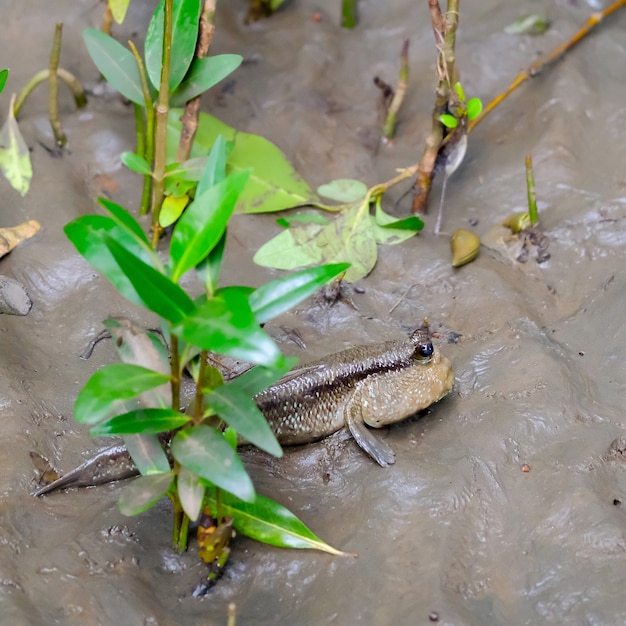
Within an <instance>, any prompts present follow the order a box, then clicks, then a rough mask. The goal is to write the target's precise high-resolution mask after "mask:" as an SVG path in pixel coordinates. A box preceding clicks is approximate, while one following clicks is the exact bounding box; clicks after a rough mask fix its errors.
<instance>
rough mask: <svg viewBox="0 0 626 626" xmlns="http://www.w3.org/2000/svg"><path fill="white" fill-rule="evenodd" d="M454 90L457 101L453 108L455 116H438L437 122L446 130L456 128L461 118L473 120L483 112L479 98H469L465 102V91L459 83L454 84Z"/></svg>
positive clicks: (447, 114)
mask: <svg viewBox="0 0 626 626" xmlns="http://www.w3.org/2000/svg"><path fill="white" fill-rule="evenodd" d="M454 90H455V91H456V95H457V97H458V99H459V102H458V105H456V106H455V107H454V108H455V109H456V111H455V115H453V114H451V113H443V114H441V115H440V116H439V120H440V121H441V123H442V124H443V125H444V126H445V127H446V128H456V127H457V126H458V125H459V122H460V120H461V119H463V118H467V119H468V120H473V119H474V118H475V117H478V116H479V115H480V112H481V111H482V110H483V103H482V102H481V101H480V98H470V99H469V100H466V98H465V91H464V90H463V86H462V85H461V83H455V85H454Z"/></svg>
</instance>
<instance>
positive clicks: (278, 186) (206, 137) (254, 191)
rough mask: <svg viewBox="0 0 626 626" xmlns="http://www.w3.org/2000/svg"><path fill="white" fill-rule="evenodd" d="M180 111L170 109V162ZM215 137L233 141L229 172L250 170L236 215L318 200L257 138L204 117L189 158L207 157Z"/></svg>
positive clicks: (280, 156) (279, 154)
mask: <svg viewBox="0 0 626 626" xmlns="http://www.w3.org/2000/svg"><path fill="white" fill-rule="evenodd" d="M180 115H181V111H180V110H175V109H173V110H172V111H171V112H170V117H169V120H168V154H169V155H170V160H173V158H174V155H175V154H176V146H177V145H178V138H179V137H180V129H181V122H180V119H179V118H180ZM218 135H223V136H224V139H225V140H226V141H234V145H233V149H232V151H231V153H230V155H229V157H228V162H227V166H228V170H229V171H240V170H247V169H251V170H252V174H251V175H250V179H249V180H248V184H247V185H246V187H245V189H244V190H243V192H242V194H241V196H240V197H239V203H238V204H237V212H238V213H267V212H272V211H282V210H284V209H289V208H293V207H294V206H298V205H302V204H308V203H310V202H315V201H317V200H318V198H317V195H316V194H315V193H314V192H313V190H312V189H311V188H310V187H309V185H308V184H307V183H306V182H305V181H304V179H303V178H302V177H301V176H300V175H299V174H298V173H297V172H296V171H295V170H294V169H293V167H292V166H291V165H290V164H289V162H288V161H287V159H286V157H285V155H284V154H283V153H282V152H281V151H280V150H279V149H278V148H277V147H276V146H275V145H274V144H272V143H270V142H269V141H268V140H267V139H264V138H263V137H259V136H258V135H251V134H248V133H241V132H237V131H236V130H235V129H234V128H231V127H230V126H228V125H226V124H224V123H223V122H221V121H220V120H218V119H217V118H215V117H212V116H211V115H208V114H206V113H200V119H199V126H198V132H197V133H196V139H195V142H194V149H193V150H192V156H201V155H202V154H206V153H207V152H208V151H209V149H210V148H211V146H212V145H213V143H214V142H215V140H216V139H217V137H218Z"/></svg>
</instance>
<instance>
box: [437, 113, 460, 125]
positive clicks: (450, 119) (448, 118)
mask: <svg viewBox="0 0 626 626" xmlns="http://www.w3.org/2000/svg"><path fill="white" fill-rule="evenodd" d="M439 120H440V121H441V123H442V124H443V125H444V126H445V127H446V128H456V127H457V126H458V125H459V120H457V119H456V117H454V115H450V114H449V113H442V114H441V115H440V116H439Z"/></svg>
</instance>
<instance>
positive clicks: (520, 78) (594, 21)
mask: <svg viewBox="0 0 626 626" xmlns="http://www.w3.org/2000/svg"><path fill="white" fill-rule="evenodd" d="M624 6H626V0H618V1H617V2H614V3H613V4H612V5H611V6H610V7H608V8H606V9H604V11H599V12H596V13H592V14H591V15H590V16H589V18H588V19H587V21H586V22H585V23H584V24H583V26H582V27H581V28H580V30H579V31H578V32H577V33H576V34H575V35H574V36H573V37H572V38H571V39H570V40H569V41H566V42H565V43H563V44H561V45H560V46H557V47H556V48H555V49H554V50H552V52H550V53H549V54H547V55H546V56H544V57H542V58H541V59H538V60H537V61H535V62H534V63H532V64H531V65H529V66H528V67H527V68H526V69H525V70H522V71H521V72H520V73H519V74H518V75H517V76H516V77H515V79H514V80H513V82H512V83H511V84H510V86H509V87H508V89H507V90H506V91H504V92H502V93H501V94H500V95H498V96H496V97H495V98H494V99H493V100H492V101H491V102H490V103H489V104H488V105H487V106H486V107H485V108H484V109H483V110H482V112H481V114H480V115H479V116H478V117H475V118H474V119H473V120H472V121H471V122H470V123H469V125H468V128H467V132H468V133H469V132H471V131H472V130H473V129H474V128H475V127H476V125H477V124H479V123H480V122H481V121H482V120H483V119H484V118H485V117H486V116H487V115H489V113H491V111H493V110H494V109H495V108H496V107H497V106H498V105H499V104H500V103H501V102H502V101H503V100H504V99H505V98H507V97H508V96H510V95H511V94H512V93H513V92H514V91H515V90H516V89H517V88H518V87H519V86H520V85H521V84H522V83H524V82H526V81H527V80H528V79H529V78H532V77H533V76H536V75H537V74H539V72H541V70H542V69H543V68H544V67H545V66H546V65H549V64H550V63H554V61H556V60H557V59H558V58H559V57H560V56H561V55H562V54H564V53H565V52H567V51H568V50H569V49H570V48H572V47H573V46H575V45H576V44H577V43H578V42H579V41H580V40H581V39H583V37H585V36H586V35H587V34H588V33H589V32H590V31H591V30H592V29H593V28H595V27H596V26H597V25H598V24H599V23H600V22H601V21H602V20H603V19H604V18H605V17H607V16H609V15H611V13H613V12H614V11H617V9H621V8H622V7H624Z"/></svg>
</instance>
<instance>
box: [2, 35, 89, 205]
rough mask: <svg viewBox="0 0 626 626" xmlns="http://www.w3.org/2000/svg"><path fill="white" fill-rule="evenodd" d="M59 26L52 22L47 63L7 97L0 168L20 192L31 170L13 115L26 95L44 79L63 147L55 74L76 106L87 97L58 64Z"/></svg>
mask: <svg viewBox="0 0 626 626" xmlns="http://www.w3.org/2000/svg"><path fill="white" fill-rule="evenodd" d="M62 30H63V25H62V24H61V23H58V24H56V27H55V32H54V39H53V45H52V52H51V54H50V63H49V67H48V68H47V69H45V70H42V71H40V72H38V73H37V74H35V75H34V76H33V77H32V78H31V79H30V80H29V81H28V83H27V84H26V86H25V87H24V88H23V89H22V91H21V92H20V93H19V94H18V96H17V98H16V97H15V95H13V96H12V97H11V102H10V104H9V113H8V115H7V121H6V123H5V125H4V126H3V128H2V130H0V170H2V173H3V174H4V176H5V177H6V179H7V180H8V181H9V183H10V184H11V186H12V187H13V188H14V189H15V190H16V191H18V192H19V193H20V194H21V195H22V196H24V195H26V193H27V192H28V189H29V187H30V182H31V180H32V176H33V170H32V165H31V162H30V152H29V150H28V147H27V146H26V142H25V141H24V139H23V137H22V135H21V133H20V130H19V127H18V124H17V120H16V118H17V117H18V115H19V112H20V110H21V108H22V106H23V105H24V103H25V101H26V99H27V98H28V96H29V95H30V94H31V93H32V91H33V90H34V89H35V87H37V85H40V84H41V83H43V82H45V81H46V80H47V81H48V84H49V93H48V116H49V119H50V126H51V128H52V132H53V135H54V139H55V142H56V144H57V145H58V146H59V147H63V146H64V145H65V142H66V141H67V139H66V137H65V134H64V132H63V128H62V126H61V120H60V118H59V110H58V91H59V88H58V83H59V78H60V79H61V80H62V81H63V82H65V83H66V84H67V86H68V87H69V88H70V90H71V91H72V95H73V96H74V102H75V103H76V107H77V108H79V109H80V108H82V107H84V106H85V105H86V104H87V97H86V96H85V91H84V90H83V87H82V85H81V83H80V81H79V80H78V79H77V78H76V77H75V76H74V75H73V74H71V73H70V72H68V71H67V70H65V69H63V68H61V67H59V58H60V56H61V36H62ZM0 74H1V76H2V78H0V83H1V86H2V88H4V85H5V84H6V80H7V78H8V70H2V72H1V73H0ZM0 91H2V89H0Z"/></svg>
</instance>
